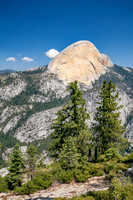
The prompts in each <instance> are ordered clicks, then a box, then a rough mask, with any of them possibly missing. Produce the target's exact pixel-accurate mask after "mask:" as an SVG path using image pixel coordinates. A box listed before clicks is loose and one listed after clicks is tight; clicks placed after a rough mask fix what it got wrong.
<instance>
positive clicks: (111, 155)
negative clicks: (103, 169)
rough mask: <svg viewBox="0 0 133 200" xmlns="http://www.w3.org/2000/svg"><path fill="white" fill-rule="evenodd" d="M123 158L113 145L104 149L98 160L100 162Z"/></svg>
mask: <svg viewBox="0 0 133 200" xmlns="http://www.w3.org/2000/svg"><path fill="white" fill-rule="evenodd" d="M123 159H124V158H123V157H122V156H121V155H120V154H119V152H118V149H117V148H115V147H112V148H110V149H108V150H107V151H105V153H104V154H103V155H101V156H100V157H99V160H100V161H102V162H105V161H110V160H111V161H116V162H120V161H122V160H123Z"/></svg>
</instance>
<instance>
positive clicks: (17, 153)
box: [8, 145, 25, 189]
mask: <svg viewBox="0 0 133 200" xmlns="http://www.w3.org/2000/svg"><path fill="white" fill-rule="evenodd" d="M24 169H25V165H24V158H23V156H22V152H21V150H20V148H19V145H16V146H15V147H14V148H13V153H12V155H11V156H10V158H9V168H8V170H9V174H8V185H9V189H14V188H15V187H17V186H19V187H20V186H21V184H22V178H23V176H22V175H23V173H24Z"/></svg>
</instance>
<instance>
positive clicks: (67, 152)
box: [59, 136, 80, 170]
mask: <svg viewBox="0 0 133 200" xmlns="http://www.w3.org/2000/svg"><path fill="white" fill-rule="evenodd" d="M79 157H80V155H79V153H78V151H77V147H76V143H75V140H74V138H72V137H71V136H69V137H68V138H67V140H66V141H65V143H64V144H63V145H62V149H61V153H60V155H59V163H60V165H61V167H62V169H65V170H67V169H74V168H76V167H77V166H78V160H79Z"/></svg>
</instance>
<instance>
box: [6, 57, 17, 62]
mask: <svg viewBox="0 0 133 200" xmlns="http://www.w3.org/2000/svg"><path fill="white" fill-rule="evenodd" d="M6 61H13V62H15V61H16V60H15V58H14V57H9V58H7V59H6Z"/></svg>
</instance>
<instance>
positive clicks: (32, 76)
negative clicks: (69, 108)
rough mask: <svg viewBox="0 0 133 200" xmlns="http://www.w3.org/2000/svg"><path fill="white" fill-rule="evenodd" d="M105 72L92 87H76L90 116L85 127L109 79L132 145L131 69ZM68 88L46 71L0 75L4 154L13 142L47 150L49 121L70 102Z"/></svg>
mask: <svg viewBox="0 0 133 200" xmlns="http://www.w3.org/2000/svg"><path fill="white" fill-rule="evenodd" d="M55 59H56V58H55ZM106 69H107V70H106V71H105V73H102V74H101V75H100V76H99V78H97V79H95V80H93V81H91V84H89V85H86V84H85V83H83V82H82V83H81V82H79V83H78V84H79V87H80V90H82V92H83V93H84V95H83V96H84V98H85V100H86V108H87V111H88V113H89V114H90V120H89V121H88V122H87V123H88V125H89V126H90V125H91V123H92V122H93V116H94V113H95V110H96V102H97V101H98V99H99V90H100V88H101V85H102V83H103V81H104V80H107V82H108V81H109V80H110V79H112V80H113V83H114V84H115V85H116V88H117V91H118V92H119V95H120V98H121V101H120V104H123V109H121V119H122V123H123V124H125V127H126V128H127V131H126V133H125V136H126V137H127V138H128V140H129V141H130V142H131V144H133V134H132V129H133V114H132V113H133V84H132V80H133V69H131V68H125V67H120V66H117V65H113V66H112V67H107V68H106ZM67 85H68V82H66V81H64V80H61V79H59V78H58V76H57V74H54V73H51V71H50V70H49V67H45V68H44V67H40V68H35V69H30V70H26V71H22V72H13V73H11V74H1V75H0V133H1V134H0V138H4V140H5V144H6V146H4V142H3V147H2V148H3V150H2V151H3V152H4V151H5V149H6V148H7V147H8V148H11V147H12V146H13V144H14V141H15V142H17V141H18V143H20V145H21V146H22V145H25V146H27V145H28V144H29V143H33V144H34V145H35V146H37V148H38V152H41V151H43V150H44V149H45V150H46V149H48V146H49V143H50V140H51V139H50V133H51V130H50V126H51V121H52V119H53V118H55V117H56V112H57V111H58V109H60V108H61V106H62V105H63V104H64V103H65V102H66V101H67V99H68V98H69V96H68V93H67V92H66V88H67ZM2 141H3V139H2ZM1 156H2V155H1ZM1 159H2V158H1Z"/></svg>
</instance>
